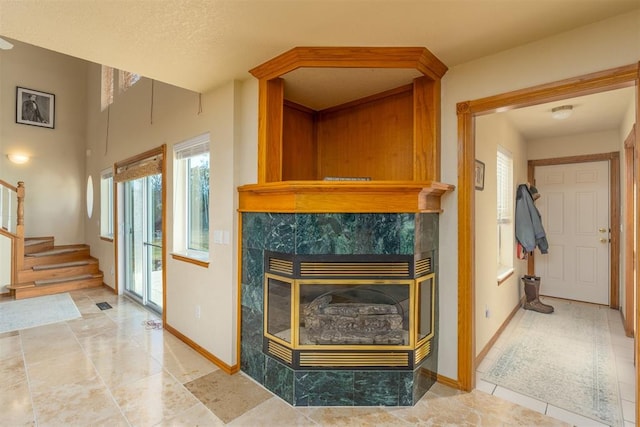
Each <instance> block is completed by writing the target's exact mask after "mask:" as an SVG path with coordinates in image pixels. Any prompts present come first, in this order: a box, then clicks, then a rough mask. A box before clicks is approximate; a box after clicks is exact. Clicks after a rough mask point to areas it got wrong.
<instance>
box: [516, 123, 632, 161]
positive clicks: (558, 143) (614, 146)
mask: <svg viewBox="0 0 640 427" xmlns="http://www.w3.org/2000/svg"><path fill="white" fill-rule="evenodd" d="M619 150H620V134H619V132H618V130H617V129H614V130H610V131H603V132H592V133H586V134H577V135H567V136H562V137H556V138H544V139H535V140H531V141H528V144H527V153H528V157H529V160H539V159H549V158H553V157H567V156H577V155H580V154H598V153H611V152H613V151H619Z"/></svg>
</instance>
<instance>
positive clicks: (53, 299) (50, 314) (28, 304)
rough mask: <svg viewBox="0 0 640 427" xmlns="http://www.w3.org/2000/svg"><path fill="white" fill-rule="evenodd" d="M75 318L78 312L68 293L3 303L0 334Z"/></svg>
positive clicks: (0, 314) (1, 304) (1, 305)
mask: <svg viewBox="0 0 640 427" xmlns="http://www.w3.org/2000/svg"><path fill="white" fill-rule="evenodd" d="M77 317H80V312H79V311H78V307H76V305H75V303H74V302H73V300H72V299H71V296H70V295H69V294H68V293H66V294H57V295H47V296H42V297H36V298H28V299H23V300H17V301H8V302H3V303H0V333H3V332H11V331H17V330H20V329H27V328H33V327H35V326H42V325H48V324H50V323H56V322H63V321H65V320H71V319H75V318H77Z"/></svg>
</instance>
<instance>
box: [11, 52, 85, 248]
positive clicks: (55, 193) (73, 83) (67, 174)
mask: <svg viewBox="0 0 640 427" xmlns="http://www.w3.org/2000/svg"><path fill="white" fill-rule="evenodd" d="M14 45H15V46H14V48H13V49H11V50H6V51H0V55H1V56H2V61H1V62H0V87H1V91H0V93H2V95H3V96H2V97H1V98H0V122H1V123H2V125H1V126H0V179H3V180H5V181H7V182H9V183H11V184H13V185H16V184H17V182H18V181H24V182H25V188H26V197H25V234H26V236H28V237H29V236H55V238H56V244H58V245H64V244H73V243H83V242H84V239H85V235H84V231H85V230H84V221H85V219H86V205H85V185H86V184H85V183H86V176H85V168H84V167H85V160H84V159H85V129H86V126H87V120H86V118H87V116H86V92H85V91H84V88H85V87H86V79H87V63H86V62H85V61H81V60H79V59H76V58H72V57H69V56H65V55H60V54H57V53H54V52H51V51H48V50H45V49H40V48H37V47H34V46H31V45H27V44H24V43H19V42H16V43H14ZM16 86H20V87H26V88H29V89H34V90H38V91H41V92H47V93H53V94H54V95H55V102H56V104H55V110H56V112H55V129H49V128H41V127H37V126H29V125H23V124H17V123H16V104H15V102H16V99H15V98H16ZM14 151H21V152H25V153H26V154H29V155H30V156H32V158H31V160H30V161H29V163H26V164H24V165H15V164H13V163H11V162H9V161H8V160H7V154H9V153H11V152H14Z"/></svg>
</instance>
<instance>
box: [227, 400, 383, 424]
mask: <svg viewBox="0 0 640 427" xmlns="http://www.w3.org/2000/svg"><path fill="white" fill-rule="evenodd" d="M274 420H278V425H280V426H317V425H319V424H318V423H316V422H315V421H313V420H312V419H310V418H308V417H307V416H306V415H304V414H303V412H302V411H299V410H297V409H296V408H294V407H293V406H290V405H289V404H288V403H286V402H284V401H283V400H282V399H280V398H279V397H272V398H271V399H269V400H267V401H266V402H264V403H262V404H260V405H258V406H256V407H255V408H253V409H251V410H249V411H248V412H246V413H244V414H243V415H241V416H239V417H238V418H236V419H234V420H233V421H231V422H230V423H229V424H228V425H229V426H234V427H239V426H243V427H244V426H246V427H270V426H272V425H273V422H274ZM381 425H382V424H381Z"/></svg>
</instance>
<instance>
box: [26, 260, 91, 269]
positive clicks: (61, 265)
mask: <svg viewBox="0 0 640 427" xmlns="http://www.w3.org/2000/svg"><path fill="white" fill-rule="evenodd" d="M96 262H97V261H96V260H95V259H86V260H80V261H69V262H61V263H58V264H42V265H34V266H33V267H31V269H32V270H35V271H40V270H53V269H55V268H64V267H79V266H81V265H89V264H95V263H96Z"/></svg>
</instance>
